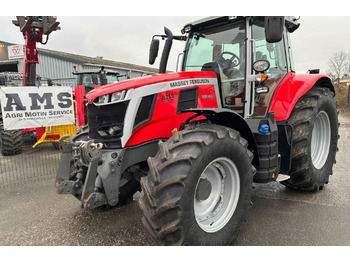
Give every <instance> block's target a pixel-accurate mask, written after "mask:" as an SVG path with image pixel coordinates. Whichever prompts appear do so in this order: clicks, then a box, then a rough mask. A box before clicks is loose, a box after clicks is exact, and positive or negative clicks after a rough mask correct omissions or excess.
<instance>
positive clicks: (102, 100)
mask: <svg viewBox="0 0 350 262" xmlns="http://www.w3.org/2000/svg"><path fill="white" fill-rule="evenodd" d="M125 96H126V90H123V91H119V92H115V93H112V94H108V95H104V96H100V97H99V98H98V99H97V102H96V103H97V104H107V103H115V102H118V101H123V100H124V98H125Z"/></svg>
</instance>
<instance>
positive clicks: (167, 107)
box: [86, 71, 218, 146]
mask: <svg viewBox="0 0 350 262" xmlns="http://www.w3.org/2000/svg"><path fill="white" fill-rule="evenodd" d="M191 78H213V79H216V74H215V73H214V72H204V71H203V72H179V73H170V74H158V75H151V76H146V77H141V78H134V79H132V80H125V81H123V82H119V83H114V84H110V85H106V86H102V87H100V88H97V89H95V90H93V91H91V92H90V93H88V94H87V95H86V98H87V99H88V102H89V103H90V104H91V103H92V102H93V101H94V100H95V98H97V97H99V96H102V95H106V94H110V93H114V92H118V91H122V90H128V89H132V88H140V87H145V86H150V85H153V84H157V83H164V82H171V81H176V80H182V79H191ZM197 86H198V85H196V84H193V85H188V86H186V87H175V88H171V89H167V90H165V91H163V92H159V93H158V95H157V100H156V104H155V107H154V111H153V115H152V118H151V120H150V121H148V122H147V123H146V124H144V125H142V126H140V127H139V128H137V129H136V130H135V131H134V132H133V133H132V136H131V137H130V139H129V140H128V142H127V143H126V145H125V146H134V145H138V144H141V143H144V142H147V141H150V140H153V139H159V138H169V137H171V131H172V130H173V129H175V128H176V129H178V128H179V127H180V125H181V124H182V123H184V122H185V121H186V119H187V118H188V117H190V116H191V115H193V113H186V114H177V106H178V97H179V91H180V90H183V89H188V88H193V87H197ZM200 86H201V87H200V88H199V90H198V104H197V107H198V108H217V107H218V103H217V99H216V94H215V86H214V85H213V84H207V85H205V84H200ZM203 96H205V97H207V98H208V97H209V99H202V97H203ZM202 118H203V117H202ZM197 119H201V118H197Z"/></svg>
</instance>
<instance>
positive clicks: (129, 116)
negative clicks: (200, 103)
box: [121, 78, 221, 147]
mask: <svg viewBox="0 0 350 262" xmlns="http://www.w3.org/2000/svg"><path fill="white" fill-rule="evenodd" d="M199 85H202V86H210V87H211V89H213V90H215V91H214V93H213V94H211V95H212V98H213V99H215V103H214V104H213V105H215V106H214V107H221V102H220V97H219V96H216V98H215V94H219V92H218V84H217V79H216V78H192V79H181V80H177V81H169V82H163V83H157V84H152V85H147V86H143V87H140V88H136V89H133V91H132V97H131V99H130V102H129V106H128V109H127V111H126V115H125V120H124V131H123V134H124V135H123V136H122V138H121V142H122V147H124V146H125V145H126V144H127V142H128V140H129V138H130V137H131V136H132V134H133V126H134V121H135V117H136V113H137V110H138V108H139V106H140V103H141V100H142V98H143V97H145V96H148V95H153V94H159V95H160V94H166V93H169V91H173V92H176V93H178V92H179V89H181V88H187V87H188V88H190V87H194V86H199ZM213 87H214V88H213ZM169 95H170V98H171V97H172V96H171V94H168V97H169ZM160 99H162V97H160ZM176 100H177V98H176ZM207 100H209V99H207ZM163 101H164V100H163ZM157 103H158V101H157ZM176 103H177V101H176ZM162 108H164V110H168V109H167V108H169V106H168V107H167V106H164V107H162ZM156 109H157V108H156ZM162 110H163V109H162ZM169 112H172V109H169ZM155 113H157V112H155ZM173 113H174V114H176V108H174V112H173ZM170 131H171V130H170Z"/></svg>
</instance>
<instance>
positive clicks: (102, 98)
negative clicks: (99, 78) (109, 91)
mask: <svg viewBox="0 0 350 262" xmlns="http://www.w3.org/2000/svg"><path fill="white" fill-rule="evenodd" d="M98 103H99V104H104V103H108V95H104V96H100V97H99V98H98Z"/></svg>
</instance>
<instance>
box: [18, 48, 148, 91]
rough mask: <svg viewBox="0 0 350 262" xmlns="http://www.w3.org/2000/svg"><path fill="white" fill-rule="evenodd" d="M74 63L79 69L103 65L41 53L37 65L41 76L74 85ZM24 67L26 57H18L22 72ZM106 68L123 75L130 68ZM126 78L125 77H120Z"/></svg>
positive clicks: (132, 74)
mask: <svg viewBox="0 0 350 262" xmlns="http://www.w3.org/2000/svg"><path fill="white" fill-rule="evenodd" d="M73 64H76V65H77V70H81V69H91V68H100V67H101V65H91V64H90V65H82V64H79V63H73V62H70V61H66V60H64V59H59V58H55V57H51V56H47V55H43V54H39V64H38V65H37V74H38V75H40V76H41V77H47V78H50V79H52V80H54V82H55V83H59V84H61V85H65V86H67V85H68V86H74V85H75V77H74V75H73V74H72V72H73ZM23 69H24V59H18V71H19V72H21V71H22V70H23ZM105 69H106V70H108V69H111V70H114V71H118V72H119V73H120V74H121V75H124V74H127V73H128V72H129V71H130V70H128V69H121V68H116V67H110V66H105ZM144 73H145V72H140V71H135V70H131V72H130V78H135V77H140V76H142V75H143V74H144ZM120 80H124V79H122V78H121V79H120Z"/></svg>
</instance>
